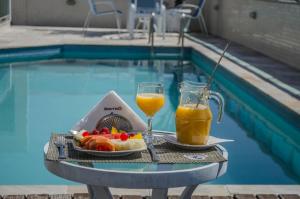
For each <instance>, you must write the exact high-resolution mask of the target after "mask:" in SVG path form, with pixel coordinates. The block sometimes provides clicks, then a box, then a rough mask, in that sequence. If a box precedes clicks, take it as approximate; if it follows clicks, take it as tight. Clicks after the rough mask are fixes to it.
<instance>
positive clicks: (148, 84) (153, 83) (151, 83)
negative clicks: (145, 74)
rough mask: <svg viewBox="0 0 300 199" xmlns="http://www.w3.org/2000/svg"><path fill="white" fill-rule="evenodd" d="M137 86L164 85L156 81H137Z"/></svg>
mask: <svg viewBox="0 0 300 199" xmlns="http://www.w3.org/2000/svg"><path fill="white" fill-rule="evenodd" d="M138 86H145V87H155V86H156V87H158V86H160V87H163V86H164V85H163V84H162V83H156V82H141V83H138Z"/></svg>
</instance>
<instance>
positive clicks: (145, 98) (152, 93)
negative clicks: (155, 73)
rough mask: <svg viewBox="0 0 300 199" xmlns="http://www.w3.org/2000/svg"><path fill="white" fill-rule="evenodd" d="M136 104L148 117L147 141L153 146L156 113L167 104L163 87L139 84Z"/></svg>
mask: <svg viewBox="0 0 300 199" xmlns="http://www.w3.org/2000/svg"><path fill="white" fill-rule="evenodd" d="M136 103H137V105H138V107H139V108H140V109H141V110H142V111H143V112H144V113H145V114H146V116H147V117H148V128H147V133H146V141H147V142H148V143H150V144H152V142H153V135H152V119H153V117H154V115H155V113H156V112H158V111H159V110H160V109H161V108H162V107H163V105H164V103H165V97H164V88H163V85H162V84H160V83H150V82H148V83H146V82H144V83H139V84H138V89H137V94H136Z"/></svg>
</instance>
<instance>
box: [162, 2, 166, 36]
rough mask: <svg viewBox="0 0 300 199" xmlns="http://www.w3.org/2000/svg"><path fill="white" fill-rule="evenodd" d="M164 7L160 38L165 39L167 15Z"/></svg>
mask: <svg viewBox="0 0 300 199" xmlns="http://www.w3.org/2000/svg"><path fill="white" fill-rule="evenodd" d="M166 12H167V11H166V7H165V6H163V7H162V29H161V31H162V38H163V39H165V38H166V30H167V13H166Z"/></svg>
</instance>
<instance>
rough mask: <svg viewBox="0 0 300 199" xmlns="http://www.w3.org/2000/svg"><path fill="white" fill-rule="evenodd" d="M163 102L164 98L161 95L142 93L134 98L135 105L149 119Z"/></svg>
mask: <svg viewBox="0 0 300 199" xmlns="http://www.w3.org/2000/svg"><path fill="white" fill-rule="evenodd" d="M164 102H165V98H164V95H163V94H155V93H142V94H138V95H137V96H136V103H137V105H138V106H139V107H140V109H141V110H142V111H143V112H144V113H145V114H146V115H147V116H149V117H153V116H154V114H155V113H156V112H157V111H159V109H161V107H162V106H163V105H164Z"/></svg>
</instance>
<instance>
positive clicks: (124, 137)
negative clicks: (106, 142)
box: [120, 133, 128, 141]
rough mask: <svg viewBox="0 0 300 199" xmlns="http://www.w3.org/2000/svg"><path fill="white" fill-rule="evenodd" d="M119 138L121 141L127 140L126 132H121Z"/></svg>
mask: <svg viewBox="0 0 300 199" xmlns="http://www.w3.org/2000/svg"><path fill="white" fill-rule="evenodd" d="M120 139H121V140H122V141H126V140H128V134H127V133H121V135H120Z"/></svg>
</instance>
